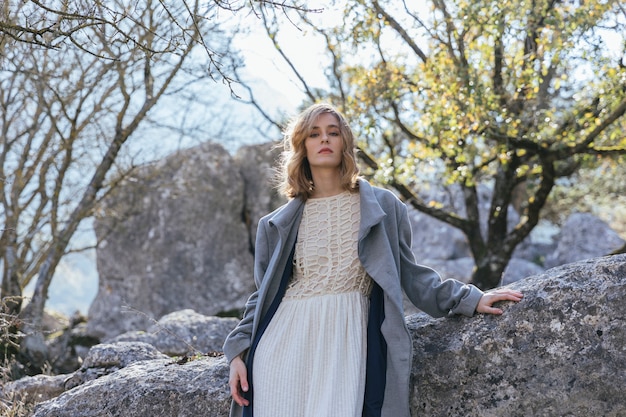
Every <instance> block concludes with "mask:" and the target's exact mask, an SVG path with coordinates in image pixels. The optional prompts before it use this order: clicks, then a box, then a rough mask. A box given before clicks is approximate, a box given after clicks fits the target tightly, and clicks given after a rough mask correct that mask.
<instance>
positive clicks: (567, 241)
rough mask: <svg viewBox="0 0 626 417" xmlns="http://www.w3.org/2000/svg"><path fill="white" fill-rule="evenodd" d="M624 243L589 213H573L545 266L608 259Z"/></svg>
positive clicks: (562, 229)
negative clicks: (582, 260)
mask: <svg viewBox="0 0 626 417" xmlns="http://www.w3.org/2000/svg"><path fill="white" fill-rule="evenodd" d="M624 243H626V242H625V241H624V239H622V238H621V237H619V235H618V234H617V232H615V231H614V230H612V229H611V228H610V227H609V225H608V224H606V223H605V222H603V221H602V220H600V219H599V218H598V217H596V216H594V215H593V214H591V213H574V214H572V215H571V216H569V217H568V218H567V220H566V221H565V224H563V227H562V228H561V232H560V235H559V237H558V238H557V246H556V250H555V251H554V252H553V253H551V254H550V255H548V256H547V258H546V262H545V264H546V266H547V267H552V266H556V265H563V264H568V263H571V262H576V261H580V260H581V259H589V258H593V257H596V256H604V255H608V254H609V253H611V252H613V251H614V250H616V249H619V248H621V247H622V246H624Z"/></svg>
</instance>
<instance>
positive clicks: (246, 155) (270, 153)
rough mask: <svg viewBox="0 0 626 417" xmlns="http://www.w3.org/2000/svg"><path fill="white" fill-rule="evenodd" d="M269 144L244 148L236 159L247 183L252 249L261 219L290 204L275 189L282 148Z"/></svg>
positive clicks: (245, 183)
mask: <svg viewBox="0 0 626 417" xmlns="http://www.w3.org/2000/svg"><path fill="white" fill-rule="evenodd" d="M277 146H278V143H276V142H270V143H265V144H261V145H254V146H242V147H241V148H239V150H238V151H237V153H236V154H235V156H234V157H233V159H234V162H235V164H236V165H237V166H238V167H239V172H240V173H241V177H242V178H243V184H244V198H245V201H244V220H245V222H246V224H247V225H248V228H249V231H250V247H251V248H253V247H254V240H255V238H256V229H257V225H258V224H259V219H260V218H261V217H263V216H264V215H266V214H267V213H270V212H272V211H274V209H276V208H278V207H280V206H281V205H283V204H284V203H286V202H287V199H286V197H283V196H282V195H280V194H279V193H278V190H277V188H276V186H277V184H276V167H277V166H278V165H277V163H278V160H279V158H280V155H281V152H282V147H277Z"/></svg>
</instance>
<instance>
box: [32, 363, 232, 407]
mask: <svg viewBox="0 0 626 417" xmlns="http://www.w3.org/2000/svg"><path fill="white" fill-rule="evenodd" d="M228 392H229V391H228V365H227V363H226V361H225V360H224V359H223V358H220V359H215V358H208V357H205V358H199V359H195V360H193V361H190V362H187V363H185V364H180V365H179V364H177V363H176V362H172V360H169V359H159V360H152V361H142V362H137V363H133V364H131V365H129V366H127V367H125V368H124V369H121V370H119V371H117V372H115V373H114V374H109V375H106V376H103V377H101V378H98V379H96V380H93V381H90V382H89V383H86V384H84V385H81V386H79V387H77V388H75V389H72V390H70V391H67V392H65V393H64V394H63V395H61V396H59V397H58V398H56V399H55V400H52V401H48V402H44V403H41V404H39V405H38V406H37V407H36V409H35V412H34V414H33V417H105V416H106V417H109V416H124V417H146V416H163V417H165V416H176V417H198V416H214V417H218V416H227V415H228V408H229V406H230V396H229V394H228Z"/></svg>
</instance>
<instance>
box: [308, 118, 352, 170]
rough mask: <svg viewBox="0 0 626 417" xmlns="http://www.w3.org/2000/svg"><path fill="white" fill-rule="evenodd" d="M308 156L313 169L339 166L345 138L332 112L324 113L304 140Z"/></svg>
mask: <svg viewBox="0 0 626 417" xmlns="http://www.w3.org/2000/svg"><path fill="white" fill-rule="evenodd" d="M304 146H305V148H306V157H307V159H308V160H309V165H310V167H311V169H312V170H315V169H324V168H337V169H338V168H339V167H340V166H341V160H342V157H343V139H342V137H341V130H340V129H339V120H338V119H337V117H335V116H334V115H333V114H332V113H322V114H321V115H319V116H318V118H317V119H316V120H315V123H314V124H313V129H312V130H311V132H310V133H309V136H308V137H307V138H306V139H305V140H304Z"/></svg>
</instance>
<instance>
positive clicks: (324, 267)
mask: <svg viewBox="0 0 626 417" xmlns="http://www.w3.org/2000/svg"><path fill="white" fill-rule="evenodd" d="M360 220H361V211H360V207H359V194H358V193H350V192H348V191H346V192H344V193H341V194H338V195H335V196H332V197H325V198H313V199H309V200H307V202H306V205H305V207H304V214H303V216H302V221H301V223H300V228H299V231H298V239H297V242H296V251H295V255H294V266H293V277H292V280H291V282H290V283H289V285H288V287H287V292H286V294H285V297H286V298H288V299H289V298H308V297H313V296H318V295H326V294H339V293H348V292H360V293H362V294H363V295H369V293H370V291H371V287H372V284H371V278H370V277H369V276H368V275H367V273H366V272H365V269H364V268H363V266H362V265H361V262H360V260H359V256H358V234H359V224H360Z"/></svg>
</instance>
